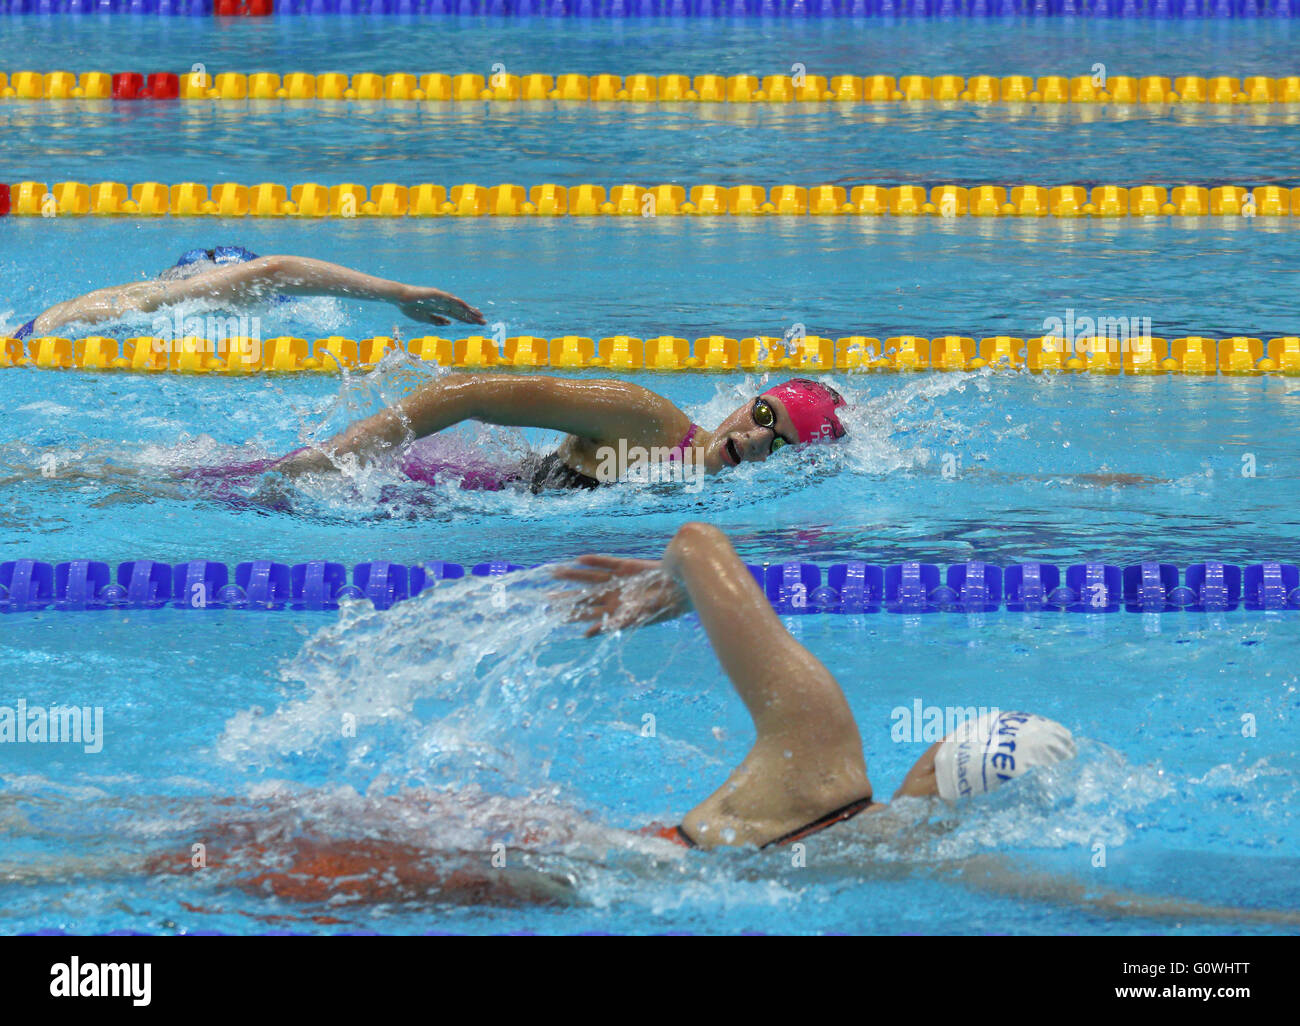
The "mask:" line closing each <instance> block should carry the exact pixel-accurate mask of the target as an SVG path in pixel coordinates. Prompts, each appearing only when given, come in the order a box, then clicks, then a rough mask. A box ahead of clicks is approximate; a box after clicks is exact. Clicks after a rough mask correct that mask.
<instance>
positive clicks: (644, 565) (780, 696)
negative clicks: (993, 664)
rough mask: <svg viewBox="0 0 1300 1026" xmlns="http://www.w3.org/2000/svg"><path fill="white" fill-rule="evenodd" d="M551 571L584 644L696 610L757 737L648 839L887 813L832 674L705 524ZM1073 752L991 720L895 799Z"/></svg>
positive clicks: (708, 843)
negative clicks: (642, 552) (705, 792)
mask: <svg viewBox="0 0 1300 1026" xmlns="http://www.w3.org/2000/svg"><path fill="white" fill-rule="evenodd" d="M555 574H556V576H557V577H559V578H560V579H561V580H564V581H570V582H574V583H579V584H584V585H587V586H588V587H590V588H591V589H592V590H591V591H590V593H589V594H588V595H587V596H585V598H584V599H582V600H581V601H580V602H579V604H578V606H577V609H576V612H575V616H576V618H577V619H579V620H582V621H587V622H590V623H592V624H593V626H592V627H591V628H590V630H589V631H588V634H589V635H591V634H595V633H598V632H600V631H604V630H621V629H625V628H629V627H636V626H640V625H643V624H647V623H654V622H657V621H660V620H664V619H670V618H672V617H675V616H680V615H681V614H683V613H686V612H688V611H690V610H691V609H694V611H695V612H697V613H698V614H699V617H700V622H701V624H702V625H703V627H704V630H705V632H706V633H707V634H708V637H709V641H710V642H711V644H712V646H713V651H714V652H715V653H716V654H717V656H718V659H719V661H720V662H721V663H722V668H723V671H724V672H725V673H726V674H727V677H728V678H729V679H730V680H731V683H732V686H733V687H734V688H735V689H736V693H737V694H738V695H739V696H740V698H741V700H742V701H743V702H744V703H745V707H746V708H747V709H748V710H749V714H750V717H751V719H752V720H753V722H754V728H755V730H756V731H757V734H758V738H757V740H756V741H755V743H754V747H753V748H752V749H751V750H750V752H749V754H748V755H747V756H746V757H745V760H744V761H743V762H742V763H741V764H740V765H739V766H738V767H736V769H735V770H733V771H732V773H731V775H730V776H729V777H728V778H727V780H726V782H725V783H724V784H723V785H722V786H721V787H720V788H718V790H716V791H715V792H714V793H713V794H711V795H710V796H709V797H708V798H706V799H705V800H704V801H703V802H701V803H700V804H699V805H697V806H696V807H695V808H693V809H691V810H690V811H689V812H687V813H686V815H685V816H683V817H682V822H681V825H680V826H675V827H668V828H665V829H662V830H657V831H656V833H657V835H658V836H661V837H663V838H664V839H665V840H669V841H672V842H673V843H675V844H679V845H682V846H684V847H688V848H716V847H721V846H727V845H747V846H753V847H757V848H770V847H773V846H778V845H783V844H790V843H793V842H794V841H797V840H799V839H801V838H804V837H807V836H809V835H810V834H815V833H818V832H820V831H822V830H825V829H827V828H829V827H832V826H834V825H836V824H838V823H842V822H844V821H845V820H849V819H852V818H853V817H855V816H857V815H859V814H862V813H878V812H881V811H883V810H884V809H885V808H886V807H887V806H886V804H885V803H883V802H880V801H877V800H876V797H875V791H874V789H873V787H872V785H871V781H870V779H869V778H868V777H867V764H866V759H865V758H864V756H863V753H862V738H861V736H860V735H859V733H858V727H857V723H856V722H855V721H854V719H853V713H852V712H851V711H850V709H849V704H848V701H847V700H846V699H845V697H844V693H843V691H841V690H840V686H839V684H838V683H837V682H836V680H835V677H834V676H832V674H831V672H830V671H829V670H828V669H827V668H826V667H825V666H824V665H823V664H822V663H821V662H820V661H819V660H818V659H817V658H816V657H815V656H814V655H813V654H812V653H811V652H809V651H808V650H807V649H806V648H804V646H803V645H801V644H800V643H799V642H798V641H796V640H795V639H794V637H792V636H791V634H790V632H789V631H787V630H786V629H785V627H784V626H783V625H782V623H781V620H780V618H779V617H778V616H777V614H776V612H775V610H773V608H772V605H771V603H770V602H768V600H767V597H766V596H765V595H764V594H763V592H762V590H761V589H760V588H759V587H758V584H757V582H756V581H755V580H754V578H753V576H752V575H751V574H750V572H749V570H748V568H747V567H746V566H745V564H744V563H743V562H742V561H741V559H740V557H739V556H738V555H737V554H736V551H735V549H733V548H732V546H731V542H730V541H728V539H727V536H726V535H725V534H723V533H722V532H721V531H719V530H718V529H717V528H716V527H713V526H711V525H708V524H700V523H692V524H686V525H685V526H684V527H682V528H681V529H680V530H679V531H678V532H677V534H676V536H675V537H674V538H673V540H672V542H670V543H669V545H668V548H667V549H666V550H665V551H664V554H663V558H662V559H659V560H643V559H624V558H620V557H614V556H598V555H590V556H583V557H580V558H579V560H578V562H577V564H576V565H574V566H567V567H561V568H559V569H557V570H556V571H555ZM647 575H649V576H647ZM1074 754H1075V746H1074V741H1073V738H1072V737H1071V735H1070V732H1069V731H1068V730H1067V729H1066V728H1065V727H1063V726H1062V725H1061V724H1059V723H1057V722H1055V721H1053V720H1049V719H1045V718H1044V717H1042V716H1036V715H1034V714H1032V713H1020V712H1004V713H997V714H989V715H988V716H986V717H984V718H982V719H980V720H979V721H977V722H975V723H968V724H966V725H964V726H962V727H959V728H958V729H957V731H955V732H954V733H953V734H950V735H949V736H948V737H946V738H944V739H943V740H942V741H938V742H936V743H935V744H933V745H932V746H931V747H930V748H929V749H928V750H927V751H926V752H925V753H924V754H923V755H922V756H921V758H920V759H918V760H917V762H916V764H915V765H914V766H912V768H911V769H910V770H908V772H907V775H906V776H905V777H904V778H903V781H902V783H901V784H900V785H899V787H898V789H897V790H896V791H895V792H894V797H895V798H904V797H907V798H940V799H942V800H944V801H956V800H958V799H961V798H968V797H973V796H974V795H978V794H982V793H985V792H987V791H992V790H993V789H994V788H996V787H999V786H1001V785H1002V784H1003V783H1004V782H1006V781H1009V780H1012V779H1015V778H1016V777H1019V776H1022V775H1023V774H1025V773H1027V772H1028V771H1030V770H1032V769H1035V768H1039V767H1046V766H1051V765H1053V764H1054V763H1057V762H1060V761H1061V760H1063V759H1068V758H1072V757H1073V756H1074Z"/></svg>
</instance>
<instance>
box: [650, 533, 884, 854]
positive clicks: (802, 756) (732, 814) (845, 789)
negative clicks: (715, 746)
mask: <svg viewBox="0 0 1300 1026" xmlns="http://www.w3.org/2000/svg"><path fill="white" fill-rule="evenodd" d="M663 568H664V569H665V570H666V571H668V572H669V573H671V574H672V575H673V576H674V577H675V578H676V579H677V580H678V581H679V582H680V583H681V585H682V586H683V587H684V588H685V590H686V592H687V593H688V595H689V596H690V600H691V604H692V605H693V606H694V607H695V609H696V611H697V612H698V613H699V616H700V621H701V623H702V624H703V626H704V629H705V631H706V632H707V633H708V635H709V640H710V642H711V643H712V644H713V649H714V651H715V652H716V653H717V655H718V659H719V660H720V661H721V663H722V668H723V670H724V671H725V672H726V674H727V676H728V677H729V678H730V680H731V683H732V685H733V686H734V687H735V689H736V693H737V694H738V695H739V696H740V698H741V700H742V701H743V702H744V703H745V707H746V708H747V709H748V710H749V714H750V716H751V718H752V719H753V721H754V727H755V729H756V730H757V733H758V738H757V740H756V742H755V744H754V747H753V748H752V749H751V750H750V752H749V754H748V755H747V756H746V758H745V761H744V762H742V763H741V764H740V766H739V767H737V768H736V769H735V770H734V771H733V772H732V774H731V775H730V776H729V777H728V778H727V782H726V783H725V784H723V785H722V787H720V788H719V789H718V790H717V791H715V792H714V793H713V794H712V795H710V796H709V797H708V798H706V799H705V800H704V801H703V802H701V803H700V804H699V805H698V806H696V807H695V808H694V809H692V810H691V812H690V813H689V814H688V815H687V816H686V817H685V818H684V819H683V821H682V825H683V827H684V828H685V830H686V832H687V834H688V835H689V836H690V837H691V839H692V840H694V841H695V842H696V843H697V844H699V845H700V846H701V847H713V846H716V845H722V844H763V843H766V842H767V841H770V840H773V839H774V838H776V837H780V836H782V835H783V834H787V833H790V832H792V831H794V830H798V829H799V828H800V827H802V826H805V825H807V824H808V823H810V822H812V821H813V820H816V819H818V818H819V817H821V816H823V815H825V814H827V813H829V812H831V811H833V810H835V809H838V808H841V807H843V806H845V805H848V804H849V803H851V802H853V801H856V800H858V799H860V798H863V797H869V796H870V795H871V783H870V781H869V780H868V779H867V768H866V761H865V759H864V758H863V755H862V740H861V737H860V736H859V734H858V728H857V724H856V723H855V722H854V719H853V713H852V711H851V710H850V709H849V705H848V702H847V701H846V699H845V697H844V693H843V691H841V690H840V686H839V684H838V683H837V682H836V680H835V678H834V677H833V676H832V675H831V673H830V671H828V670H827V669H826V667H825V666H824V665H822V663H821V662H820V661H819V660H818V659H817V658H816V657H815V656H814V655H813V654H812V653H811V652H809V651H808V650H807V649H806V648H804V647H803V646H802V645H800V644H799V643H798V642H797V641H795V639H794V638H793V637H791V635H790V633H789V632H788V631H787V630H786V629H785V627H784V626H783V625H782V624H781V621H780V619H779V618H778V617H777V615H776V613H775V611H774V610H773V609H772V606H771V604H770V603H769V602H768V601H767V598H766V597H765V596H764V595H763V593H762V592H761V591H760V590H759V587H758V585H757V583H755V581H754V579H753V577H752V576H750V573H749V571H748V569H746V567H745V565H744V563H743V562H741V560H740V557H739V556H737V555H736V552H735V550H734V549H733V548H732V547H731V543H730V542H729V541H728V540H727V537H726V535H724V534H723V533H722V532H721V531H719V530H718V529H717V528H715V527H712V526H710V525H708V524H699V523H693V524H686V525H685V526H684V527H682V528H681V529H680V530H679V531H678V532H677V535H676V536H675V537H674V538H673V540H672V542H671V543H670V544H669V546H668V549H667V551H666V552H665V553H664V559H663Z"/></svg>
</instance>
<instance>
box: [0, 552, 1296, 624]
mask: <svg viewBox="0 0 1300 1026" xmlns="http://www.w3.org/2000/svg"><path fill="white" fill-rule="evenodd" d="M524 569H528V568H527V567H525V566H523V565H521V564H518V563H511V562H508V561H504V560H500V561H494V562H487V563H478V564H474V565H471V566H469V567H465V566H463V565H461V564H460V563H445V562H427V563H420V564H416V565H414V566H411V565H408V564H405V563H389V562H382V561H380V562H370V563H358V564H357V565H355V566H354V567H352V570H351V573H350V574H349V571H348V568H347V567H346V566H344V565H343V564H342V563H331V562H326V561H323V560H321V561H315V562H310V563H298V564H295V565H292V566H291V565H289V564H288V563H275V562H271V561H269V560H261V561H254V562H248V563H239V564H237V565H236V566H235V567H234V568H233V571H232V568H231V567H229V566H227V565H226V564H225V563H215V562H211V561H209V560H202V559H199V560H192V561H190V562H188V563H176V564H171V563H158V562H154V561H152V560H147V559H141V560H132V561H131V562H127V563H119V564H118V566H117V569H116V572H114V571H113V570H112V568H110V566H109V565H108V564H107V563H103V562H97V561H94V560H72V561H69V562H66V563H57V564H51V563H42V562H38V561H36V560H31V559H19V560H13V561H10V562H7V563H0V613H23V612H34V611H39V610H43V609H57V610H66V611H80V610H96V609H163V608H166V607H171V608H176V609H194V610H204V609H298V610H323V609H337V608H338V606H339V602H340V601H343V600H346V599H368V600H369V601H370V602H372V603H373V604H374V605H375V607H376V608H378V609H387V608H389V607H390V606H392V605H394V604H395V603H397V602H401V601H403V600H404V599H408V598H411V597H413V596H415V595H418V594H419V593H420V592H421V591H423V590H424V589H426V588H431V587H434V586H435V585H436V584H437V583H438V582H439V581H443V580H454V579H457V578H463V577H465V576H466V574H467V573H468V574H469V575H470V576H476V577H501V576H504V575H506V574H509V573H513V572H515V571H517V570H524ZM749 571H750V573H752V574H753V575H754V579H755V580H756V581H757V582H758V583H759V585H760V586H761V587H762V588H763V590H764V592H765V593H766V595H767V597H768V599H769V600H770V601H771V603H772V605H773V607H774V608H775V609H776V611H777V612H778V613H781V614H782V615H794V616H798V615H803V614H809V613H852V614H858V613H879V612H889V613H932V612H939V611H948V612H963V613H977V612H998V611H1002V610H1005V611H1008V612H1037V611H1042V612H1061V611H1065V612H1071V613H1115V612H1119V611H1121V610H1123V611H1125V612H1130V613H1160V612H1172V611H1177V610H1184V609H1185V610H1193V611H1197V612H1217V611H1228V610H1233V609H1238V608H1245V609H1248V610H1283V609H1300V569H1298V568H1297V566H1296V564H1294V563H1253V564H1251V565H1249V566H1238V565H1235V564H1231V563H1216V562H1205V563H1194V564H1192V565H1191V566H1188V567H1186V568H1185V569H1181V570H1180V569H1179V568H1178V567H1177V566H1175V565H1174V564H1172V563H1156V562H1151V563H1136V564H1133V565H1131V566H1124V567H1120V566H1113V565H1111V564H1109V563H1077V564H1073V565H1071V566H1065V567H1060V566H1056V565H1054V564H1050V563H1017V564H1015V565H1014V566H1009V567H1005V568H1003V567H999V566H994V565H992V564H990V563H981V562H970V563H957V564H953V565H951V566H948V567H946V568H945V570H944V572H942V573H941V572H940V569H939V567H938V566H936V565H934V564H932V563H897V564H894V565H891V566H879V565H876V564H874V563H858V562H854V563H835V564H833V565H831V566H829V567H827V568H825V569H824V570H823V568H822V567H821V566H819V565H818V564H816V563H799V562H788V563H776V564H768V565H765V566H753V565H750V566H749Z"/></svg>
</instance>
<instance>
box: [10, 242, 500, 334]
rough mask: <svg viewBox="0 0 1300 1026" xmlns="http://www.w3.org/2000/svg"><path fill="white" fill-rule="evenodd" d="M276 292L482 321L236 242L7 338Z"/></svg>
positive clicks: (318, 263) (331, 267) (452, 306)
mask: <svg viewBox="0 0 1300 1026" xmlns="http://www.w3.org/2000/svg"><path fill="white" fill-rule="evenodd" d="M280 296H343V297H350V298H352V299H370V300H377V301H379V302H386V303H392V304H394V305H395V306H396V307H397V308H398V309H399V310H401V311H402V313H404V314H405V315H406V316H407V317H410V318H411V319H412V320H416V321H423V322H425V323H428V324H450V323H451V322H450V321H449V320H448V318H453V319H455V320H458V321H465V322H467V323H469V324H484V323H486V322H485V321H484V319H483V315H482V314H481V313H479V312H478V311H477V310H475V309H474V308H473V307H472V306H470V305H469V304H468V303H465V302H462V301H461V300H459V299H457V298H456V297H455V296H453V295H451V294H450V293H447V292H442V291H440V290H439V289H434V288H427V287H424V286H420V285H406V284H403V283H402V282H399V281H389V280H387V279H385V278H376V277H374V276H372V275H369V274H362V273H361V272H360V271H354V270H351V269H350V268H347V267H342V266H340V265H339V264H331V263H328V262H327V261H324V260H313V259H311V258H309V257H296V256H264V257H259V256H258V255H257V254H256V253H252V252H250V251H249V250H247V249H244V248H243V247H241V246H218V247H217V248H216V249H192V250H190V251H188V252H187V253H185V254H183V255H182V256H181V258H180V259H179V260H178V261H176V264H175V265H174V266H173V267H169V268H168V269H167V270H165V271H163V272H162V274H160V275H159V276H158V277H157V278H156V279H154V280H153V281H138V282H132V283H131V284H129V285H114V286H111V287H109V288H105V289H97V290H95V291H94V292H90V293H87V294H86V295H84V296H78V297H77V298H75V299H68V300H65V301H64V302H62V303H56V304H55V305H54V306H52V307H50V308H49V309H48V310H46V311H44V312H43V313H41V314H39V315H38V316H36V317H33V318H32V319H31V320H30V321H28V322H27V323H26V324H24V325H23V326H22V327H21V328H19V329H18V330H17V331H16V332H14V334H13V337H14V338H17V339H20V340H21V339H25V338H27V337H29V336H32V335H35V336H37V337H40V336H42V335H48V334H50V333H51V332H54V331H58V330H59V329H60V328H62V327H64V326H65V325H68V324H96V323H103V322H111V321H114V320H117V319H119V318H121V317H123V316H125V315H127V314H131V313H152V312H153V311H155V310H157V309H158V308H159V307H162V306H169V305H171V304H173V303H180V302H185V301H200V302H205V303H209V304H211V305H212V306H213V307H215V308H220V307H221V306H223V305H225V304H230V303H246V302H254V301H257V300H263V301H266V300H268V299H273V298H276V297H280Z"/></svg>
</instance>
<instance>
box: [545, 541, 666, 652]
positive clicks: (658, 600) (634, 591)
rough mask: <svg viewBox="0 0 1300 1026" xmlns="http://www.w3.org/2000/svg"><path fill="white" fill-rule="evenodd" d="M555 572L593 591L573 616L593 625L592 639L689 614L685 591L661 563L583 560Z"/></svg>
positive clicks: (602, 558) (580, 601)
mask: <svg viewBox="0 0 1300 1026" xmlns="http://www.w3.org/2000/svg"><path fill="white" fill-rule="evenodd" d="M552 572H553V573H554V575H555V576H556V577H557V578H559V579H560V580H562V581H572V582H574V583H576V584H587V585H590V586H591V587H590V588H589V590H588V592H587V594H585V595H583V596H582V597H581V598H579V599H578V601H577V603H576V604H575V605H574V609H573V617H572V618H573V619H574V620H585V621H588V622H592V626H591V627H589V628H588V629H587V637H589V638H590V637H593V636H595V635H597V634H600V633H601V632H602V631H618V630H623V629H624V628H627V627H644V626H645V625H647V624H651V623H658V622H660V621H661V620H671V619H673V618H675V617H678V616H681V615H682V614H683V613H686V612H687V611H689V609H690V599H689V598H688V597H687V595H686V591H685V589H683V588H682V587H681V585H680V584H678V583H677V581H676V580H674V579H673V578H672V577H670V576H668V575H667V573H665V572H664V570H663V564H662V563H661V561H660V560H657V559H624V558H622V557H620V556H597V555H590V556H579V557H578V560H577V565H576V566H561V567H557V568H556V569H555V570H554V571H552Z"/></svg>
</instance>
